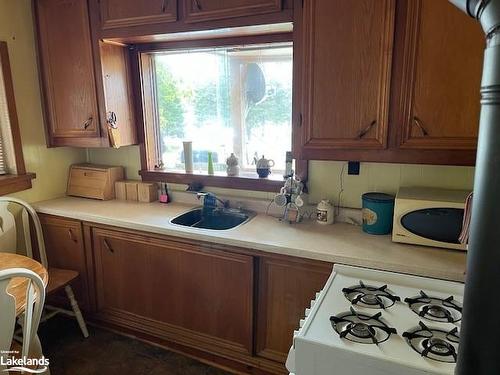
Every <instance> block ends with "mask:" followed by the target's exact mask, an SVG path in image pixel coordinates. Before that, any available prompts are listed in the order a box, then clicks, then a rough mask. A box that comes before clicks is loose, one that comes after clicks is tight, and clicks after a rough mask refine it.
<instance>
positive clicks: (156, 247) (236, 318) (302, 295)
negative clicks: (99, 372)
mask: <svg viewBox="0 0 500 375" xmlns="http://www.w3.org/2000/svg"><path fill="white" fill-rule="evenodd" d="M40 220H41V222H42V227H43V232H44V236H45V243H46V246H47V255H48V258H49V264H51V265H52V266H54V267H60V268H68V269H75V270H78V271H79V272H80V274H81V278H80V280H78V284H77V285H75V292H76V294H77V296H78V299H79V302H80V304H81V305H82V307H84V308H87V307H89V309H88V313H87V314H86V318H87V319H88V320H89V321H93V322H95V323H97V324H99V325H102V326H105V327H109V328H111V329H113V330H116V331H118V332H123V333H124V334H127V335H133V336H135V337H138V338H140V339H143V340H146V341H152V342H155V343H157V344H159V345H161V346H164V347H167V348H170V349H172V350H175V351H179V352H182V353H185V354H186V355H189V356H192V357H196V358H198V359H200V360H201V361H204V362H206V363H209V364H212V365H215V366H219V367H222V368H224V369H228V370H230V371H235V372H236V373H241V374H253V375H269V374H288V372H287V370H286V368H285V366H284V363H285V360H286V356H287V354H288V350H289V348H290V345H291V344H292V336H293V331H294V330H295V329H297V328H298V323H299V320H300V319H302V318H303V317H304V309H305V308H306V307H308V306H309V304H310V300H311V299H312V298H314V295H315V293H316V292H318V291H320V290H321V288H322V287H323V285H324V284H325V282H326V280H327V278H328V276H329V275H330V273H331V270H332V264H330V263H325V262H320V261H312V260H306V259H301V258H295V257H289V256H282V255H275V254H267V253H262V252H259V251H254V250H251V249H244V248H237V247H232V246H224V245H218V244H213V243H204V242H199V241H194V240H188V239H181V238H176V237H170V236H162V235H156V234H150V233H144V232H137V231H132V230H127V229H119V228H115V227H110V226H101V225H97V224H93V223H82V222H81V221H78V220H73V219H66V218H61V217H56V216H51V215H43V214H40Z"/></svg>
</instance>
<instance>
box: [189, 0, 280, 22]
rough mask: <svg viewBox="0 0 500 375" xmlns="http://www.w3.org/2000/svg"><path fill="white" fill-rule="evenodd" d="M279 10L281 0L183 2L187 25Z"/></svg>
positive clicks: (192, 0)
mask: <svg viewBox="0 0 500 375" xmlns="http://www.w3.org/2000/svg"><path fill="white" fill-rule="evenodd" d="M281 8H282V0H253V1H249V0H184V9H185V12H186V16H185V22H188V23H189V22H203V21H212V20H220V19H224V18H233V17H244V16H252V15H256V14H263V13H273V12H279V11H281Z"/></svg>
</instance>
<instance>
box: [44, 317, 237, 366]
mask: <svg viewBox="0 0 500 375" xmlns="http://www.w3.org/2000/svg"><path fill="white" fill-rule="evenodd" d="M89 331H90V337H89V338H87V339H84V338H83V336H82V335H81V333H80V329H79V328H78V325H77V323H76V321H75V320H73V319H68V318H65V317H62V316H56V317H54V318H52V319H50V320H49V321H47V322H45V323H42V324H41V325H40V329H39V335H40V339H41V341H42V347H43V351H44V355H45V357H47V358H48V359H49V360H50V370H51V373H52V375H104V374H113V375H121V374H126V375H146V374H147V375H228V373H227V372H224V371H221V370H218V369H215V368H212V367H209V366H207V365H204V364H202V363H200V362H197V361H195V360H193V359H190V358H187V357H184V356H182V355H179V354H176V353H172V352H169V351H167V350H165V349H161V348H158V347H155V346H152V345H148V344H146V343H143V342H141V341H138V340H134V339H132V338H129V337H124V336H120V335H117V334H114V333H112V332H109V331H106V330H103V329H99V328H95V327H89Z"/></svg>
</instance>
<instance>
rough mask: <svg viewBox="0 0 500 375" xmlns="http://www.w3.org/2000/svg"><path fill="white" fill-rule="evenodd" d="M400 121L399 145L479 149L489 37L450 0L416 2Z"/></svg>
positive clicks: (409, 7)
mask: <svg viewBox="0 0 500 375" xmlns="http://www.w3.org/2000/svg"><path fill="white" fill-rule="evenodd" d="M401 4H402V6H403V5H404V6H405V7H406V22H405V23H404V25H403V28H404V29H402V30H400V33H401V35H405V36H406V38H405V41H404V53H403V55H402V59H400V61H397V64H398V65H401V66H402V69H403V75H402V79H401V80H400V81H399V82H398V83H399V86H398V90H399V92H398V93H399V103H398V105H396V106H395V107H394V110H395V111H399V112H400V113H398V115H399V116H397V121H396V124H398V125H400V126H401V128H400V129H399V132H398V136H399V139H398V142H399V145H400V147H402V148H405V149H409V148H413V149H437V150H440V149H441V150H475V149H476V145H477V132H478V126H479V111H480V104H479V89H480V81H481V72H482V61H483V50H484V47H485V45H484V36H483V32H482V31H481V27H480V25H479V24H478V23H477V22H475V21H474V20H473V19H468V18H467V17H463V14H462V12H460V11H459V10H458V9H456V8H455V7H454V6H453V5H452V4H450V3H449V2H448V1H436V0H411V1H405V2H402V3H401Z"/></svg>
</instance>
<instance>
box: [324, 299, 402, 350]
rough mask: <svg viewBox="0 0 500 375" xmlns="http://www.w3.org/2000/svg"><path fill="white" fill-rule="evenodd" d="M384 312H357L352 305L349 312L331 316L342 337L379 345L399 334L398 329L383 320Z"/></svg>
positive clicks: (361, 342)
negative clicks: (370, 313) (373, 313)
mask: <svg viewBox="0 0 500 375" xmlns="http://www.w3.org/2000/svg"><path fill="white" fill-rule="evenodd" d="M381 316H382V313H380V312H379V313H377V314H375V315H366V314H362V313H358V312H356V311H355V310H354V309H353V308H352V307H351V308H350V311H349V312H345V313H342V314H339V315H338V316H335V315H333V316H331V317H330V321H331V323H332V326H333V329H334V330H335V331H336V332H337V333H338V334H339V336H340V337H341V338H345V339H347V340H349V341H353V342H357V343H360V344H375V345H378V344H380V343H382V342H384V341H386V340H388V339H389V337H390V336H391V334H397V332H396V329H395V328H392V327H389V326H388V325H387V324H386V323H384V322H383V321H382V320H381Z"/></svg>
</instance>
